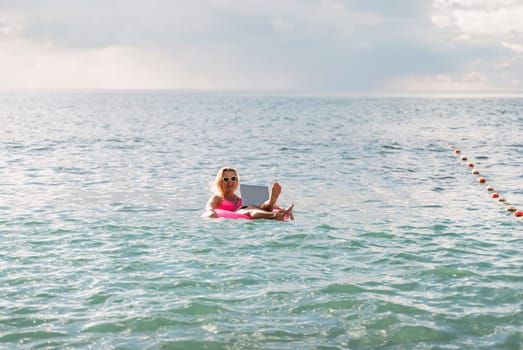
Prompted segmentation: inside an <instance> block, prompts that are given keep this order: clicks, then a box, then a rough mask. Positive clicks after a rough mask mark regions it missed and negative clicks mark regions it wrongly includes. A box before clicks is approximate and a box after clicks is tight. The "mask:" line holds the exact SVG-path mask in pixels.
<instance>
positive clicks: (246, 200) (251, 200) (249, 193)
mask: <svg viewBox="0 0 523 350" xmlns="http://www.w3.org/2000/svg"><path fill="white" fill-rule="evenodd" d="M240 193H241V196H242V203H243V204H242V205H244V206H247V205H256V206H259V205H260V204H262V203H263V202H265V201H266V200H268V199H269V187H267V186H258V185H244V184H240Z"/></svg>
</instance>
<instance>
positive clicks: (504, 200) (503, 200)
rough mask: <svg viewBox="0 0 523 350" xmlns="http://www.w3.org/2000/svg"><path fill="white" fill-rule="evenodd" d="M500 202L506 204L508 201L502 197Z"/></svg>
mask: <svg viewBox="0 0 523 350" xmlns="http://www.w3.org/2000/svg"><path fill="white" fill-rule="evenodd" d="M498 201H499V202H502V203H503V202H506V201H507V200H506V199H505V198H503V197H500V198H499V199H498Z"/></svg>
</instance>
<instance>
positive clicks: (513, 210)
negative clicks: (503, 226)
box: [507, 207, 516, 213]
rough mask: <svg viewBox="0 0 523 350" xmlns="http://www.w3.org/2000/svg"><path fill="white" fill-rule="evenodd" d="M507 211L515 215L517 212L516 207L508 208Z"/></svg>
mask: <svg viewBox="0 0 523 350" xmlns="http://www.w3.org/2000/svg"><path fill="white" fill-rule="evenodd" d="M507 211H509V212H511V213H513V212H515V211H516V208H514V207H508V208H507Z"/></svg>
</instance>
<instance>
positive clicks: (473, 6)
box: [432, 0, 523, 40]
mask: <svg viewBox="0 0 523 350" xmlns="http://www.w3.org/2000/svg"><path fill="white" fill-rule="evenodd" d="M433 10H434V12H433V15H432V20H433V22H434V24H436V25H437V26H439V27H441V28H444V29H450V30H453V31H454V32H455V33H456V34H457V35H458V36H459V37H460V38H462V39H476V40H480V39H482V40H488V39H490V40H497V39H499V38H500V37H503V38H507V37H520V38H521V36H522V35H523V21H521V18H523V3H521V1H519V0H490V1H483V0H435V1H434V2H433Z"/></svg>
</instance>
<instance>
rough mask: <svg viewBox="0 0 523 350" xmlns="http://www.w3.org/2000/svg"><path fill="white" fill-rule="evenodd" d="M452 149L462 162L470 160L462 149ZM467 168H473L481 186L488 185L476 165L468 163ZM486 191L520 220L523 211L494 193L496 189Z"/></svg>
mask: <svg viewBox="0 0 523 350" xmlns="http://www.w3.org/2000/svg"><path fill="white" fill-rule="evenodd" d="M451 148H452V149H453V150H454V154H455V155H457V156H460V159H461V160H462V161H467V160H468V157H466V156H464V155H462V153H461V150H460V149H458V148H455V147H454V146H451ZM467 167H469V168H472V171H471V174H472V175H478V183H480V184H486V183H487V179H486V177H484V176H479V175H480V171H479V170H478V169H476V168H475V164H474V163H472V162H468V163H467ZM485 189H486V190H487V192H488V193H490V197H491V198H493V199H497V200H498V202H500V203H502V204H504V205H505V206H506V211H507V212H509V213H512V214H513V215H514V216H515V217H518V218H519V217H522V216H523V211H521V210H518V209H516V208H515V207H513V206H512V205H511V204H510V203H509V202H507V200H506V198H505V197H501V196H500V194H499V193H497V192H495V191H494V187H492V186H490V185H489V186H487V187H485ZM522 221H523V219H522Z"/></svg>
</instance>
